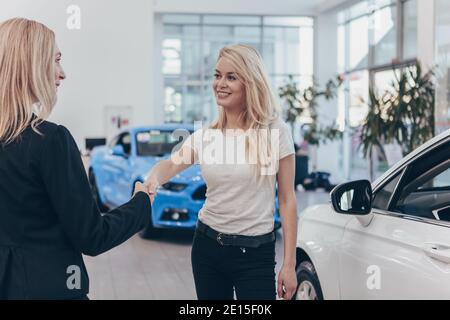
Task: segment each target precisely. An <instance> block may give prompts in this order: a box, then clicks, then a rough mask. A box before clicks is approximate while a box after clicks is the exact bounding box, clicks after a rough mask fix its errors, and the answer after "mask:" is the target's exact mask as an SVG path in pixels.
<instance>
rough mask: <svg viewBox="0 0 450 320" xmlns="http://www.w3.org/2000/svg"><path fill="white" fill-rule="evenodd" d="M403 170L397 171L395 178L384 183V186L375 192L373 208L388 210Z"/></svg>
mask: <svg viewBox="0 0 450 320" xmlns="http://www.w3.org/2000/svg"><path fill="white" fill-rule="evenodd" d="M402 172H403V171H400V172H399V173H397V174H396V175H395V177H394V178H392V179H391V180H390V181H389V182H388V183H386V184H385V185H384V187H382V188H381V189H379V190H378V191H377V192H376V193H375V195H374V198H373V202H372V207H373V208H376V209H381V210H388V206H389V200H390V199H391V196H392V194H393V193H394V190H395V187H396V186H397V183H398V180H399V179H400V176H401V173H402Z"/></svg>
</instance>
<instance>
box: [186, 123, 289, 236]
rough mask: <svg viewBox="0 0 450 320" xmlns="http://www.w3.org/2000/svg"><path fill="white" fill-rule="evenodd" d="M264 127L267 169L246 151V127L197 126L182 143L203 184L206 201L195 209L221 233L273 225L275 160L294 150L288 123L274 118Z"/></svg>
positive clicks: (247, 232)
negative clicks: (269, 151) (269, 146)
mask: <svg viewBox="0 0 450 320" xmlns="http://www.w3.org/2000/svg"><path fill="white" fill-rule="evenodd" d="M266 132H267V135H266V136H267V137H270V136H271V137H272V140H271V141H273V150H274V151H275V152H274V153H273V158H274V160H273V161H272V162H271V165H272V166H269V168H260V167H257V166H256V164H255V162H252V160H250V159H251V158H250V157H249V156H248V155H247V156H245V150H246V148H245V142H244V141H245V137H246V135H248V131H247V132H242V133H241V134H228V131H227V132H226V133H225V134H224V133H222V131H221V130H213V129H200V130H197V131H195V132H194V133H193V134H192V135H190V136H189V138H188V139H187V140H186V141H185V142H184V144H183V147H184V146H189V147H190V148H192V149H193V150H194V154H195V161H196V163H198V164H200V168H201V172H202V176H203V178H204V180H205V182H206V186H207V193H206V201H205V204H204V205H203V207H202V209H201V210H200V213H199V219H200V220H201V221H202V222H203V223H205V224H207V225H208V226H210V227H211V228H213V229H215V230H217V231H219V232H222V233H228V234H240V235H247V236H255V235H261V234H266V233H269V232H271V231H272V230H273V228H274V211H275V184H276V173H277V172H278V164H279V160H280V159H282V158H284V157H286V156H288V155H290V154H293V153H294V152H295V151H294V143H293V140H292V135H291V133H290V130H289V127H288V126H287V124H286V123H284V122H283V121H282V120H280V119H277V120H275V121H274V122H273V123H272V124H271V126H270V130H267V131H266ZM258 172H264V174H263V175H260V174H258Z"/></svg>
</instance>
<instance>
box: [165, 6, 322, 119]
mask: <svg viewBox="0 0 450 320" xmlns="http://www.w3.org/2000/svg"><path fill="white" fill-rule="evenodd" d="M162 21H163V27H164V32H163V40H162V57H163V67H162V72H163V78H164V120H165V122H188V123H190V122H193V121H198V120H203V121H208V122H209V121H212V120H214V119H215V117H216V115H217V107H216V104H215V100H214V96H213V92H212V89H211V83H212V79H213V75H214V66H215V64H216V59H217V56H218V53H219V50H220V48H222V47H223V46H225V45H229V44H233V43H243V44H248V45H251V46H253V47H255V48H257V49H258V50H259V51H260V52H261V54H262V56H263V58H264V63H265V65H266V68H267V71H268V73H269V76H270V80H271V84H272V86H273V88H274V90H276V91H275V92H277V91H278V90H277V88H278V87H279V86H281V85H283V84H284V83H285V82H286V81H287V79H288V77H289V76H290V75H291V76H292V77H293V78H294V80H295V81H297V83H299V85H300V87H302V88H305V87H308V86H309V85H311V84H312V77H313V49H314V43H313V27H314V20H313V19H312V18H309V17H294V16H292V17H285V16H283V17H279V16H244V15H236V16H234V15H196V14H164V15H162Z"/></svg>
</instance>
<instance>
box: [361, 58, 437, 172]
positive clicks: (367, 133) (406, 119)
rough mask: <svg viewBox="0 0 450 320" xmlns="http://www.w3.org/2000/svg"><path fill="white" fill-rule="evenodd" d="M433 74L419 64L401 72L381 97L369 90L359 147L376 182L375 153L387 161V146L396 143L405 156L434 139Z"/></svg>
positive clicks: (371, 89)
mask: <svg viewBox="0 0 450 320" xmlns="http://www.w3.org/2000/svg"><path fill="white" fill-rule="evenodd" d="M434 80H435V79H434V71H433V69H431V70H430V71H428V72H426V73H423V71H422V67H421V65H420V63H419V62H417V63H416V64H415V65H414V66H409V67H407V68H405V69H403V70H401V71H400V74H399V75H398V76H397V75H396V77H395V79H394V81H393V82H392V84H391V86H390V88H388V89H387V90H386V91H384V92H383V93H382V94H381V95H380V96H378V95H377V94H376V93H375V91H374V89H373V88H370V89H369V102H368V105H369V111H368V113H367V116H366V119H365V121H364V122H363V125H362V127H361V133H360V140H361V143H360V147H361V148H362V149H363V154H364V157H365V158H366V159H368V160H369V174H370V178H371V179H373V177H374V172H373V161H372V160H373V152H374V150H375V149H377V150H378V151H379V153H380V155H381V156H382V157H383V158H384V159H386V158H387V157H386V152H385V150H384V148H383V145H384V144H389V143H396V144H397V145H398V146H400V148H401V151H402V155H403V156H405V155H407V154H408V153H410V152H411V151H413V150H414V149H415V148H417V147H418V146H420V145H421V144H423V143H424V142H425V141H427V140H429V139H430V138H432V137H433V136H434V104H435V103H434V102H435V89H434V88H435V85H434V84H435V81H434Z"/></svg>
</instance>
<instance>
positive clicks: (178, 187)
mask: <svg viewBox="0 0 450 320" xmlns="http://www.w3.org/2000/svg"><path fill="white" fill-rule="evenodd" d="M162 187H163V188H164V189H166V190H169V191H175V192H180V191H183V190H184V189H186V187H187V184H184V183H175V182H167V183H165V184H163V185H162Z"/></svg>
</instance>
